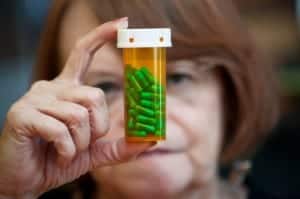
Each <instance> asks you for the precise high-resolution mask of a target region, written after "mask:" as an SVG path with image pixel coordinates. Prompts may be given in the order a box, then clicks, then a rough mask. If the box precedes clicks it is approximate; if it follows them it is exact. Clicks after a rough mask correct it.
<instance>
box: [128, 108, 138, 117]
mask: <svg viewBox="0 0 300 199" xmlns="http://www.w3.org/2000/svg"><path fill="white" fill-rule="evenodd" d="M128 113H129V115H130V116H131V117H135V116H136V114H137V112H136V110H135V109H129V111H128Z"/></svg>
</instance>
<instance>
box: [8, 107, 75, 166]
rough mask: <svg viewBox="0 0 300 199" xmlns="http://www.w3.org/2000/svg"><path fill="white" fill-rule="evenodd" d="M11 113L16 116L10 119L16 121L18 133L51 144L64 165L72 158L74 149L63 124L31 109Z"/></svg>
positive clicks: (67, 130)
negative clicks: (38, 138)
mask: <svg viewBox="0 0 300 199" xmlns="http://www.w3.org/2000/svg"><path fill="white" fill-rule="evenodd" d="M20 111H21V112H20ZM13 112H14V114H17V115H15V116H14V115H12V117H14V118H17V120H18V121H15V122H16V123H17V124H15V126H16V128H20V129H19V131H20V132H22V134H24V135H25V136H28V137H40V138H42V139H43V140H45V141H46V142H52V143H53V144H54V147H55V149H56V151H57V153H58V154H59V156H61V157H63V159H64V161H65V162H66V163H67V162H70V161H71V160H72V159H73V158H74V156H75V154H76V148H75V145H74V143H73V140H72V137H71V135H70V132H69V129H68V127H67V126H66V125H65V124H64V123H62V122H60V121H59V120H57V119H55V118H53V117H50V116H48V115H45V114H43V113H41V112H39V111H37V110H35V109H31V108H27V109H26V110H22V109H19V110H16V111H13ZM24 112H26V116H23V117H22V116H20V114H21V115H22V114H24Z"/></svg>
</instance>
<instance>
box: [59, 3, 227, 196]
mask: <svg viewBox="0 0 300 199" xmlns="http://www.w3.org/2000/svg"><path fill="white" fill-rule="evenodd" d="M91 13H92V12H89V10H88V9H87V8H86V7H85V5H81V3H75V4H74V5H73V6H72V7H71V9H70V10H69V12H68V13H67V14H66V16H65V17H64V20H63V23H62V28H61V34H60V55H61V58H62V60H65V59H66V57H67V56H68V54H69V52H70V49H72V47H73V46H74V45H75V42H76V40H77V39H78V38H80V37H82V36H83V35H84V34H86V32H88V31H90V30H91V29H93V28H95V27H96V26H97V25H99V22H98V21H97V18H96V17H94V16H93V15H92V14H91ZM129 23H130V22H129ZM173 48H175V50H176V46H174V47H173ZM199 59H201V58H199ZM122 77H123V65H122V59H121V53H120V51H119V50H118V49H116V48H115V44H106V45H105V46H104V47H103V48H101V49H100V50H99V51H98V52H97V53H96V55H95V58H94V60H93V62H92V64H91V67H90V68H89V70H88V72H87V75H86V77H85V83H86V84H88V85H91V86H96V87H99V88H101V89H103V91H104V92H105V94H106V97H107V102H108V104H109V109H110V126H111V128H110V130H109V133H108V135H107V136H106V137H105V138H104V139H114V138H117V137H122V136H124V101H123V90H122V87H123V79H122ZM166 110H167V132H166V133H167V140H166V141H163V142H159V143H158V144H157V145H156V146H154V147H153V148H152V149H151V150H149V151H147V152H145V153H143V154H141V156H139V157H138V158H137V159H136V160H133V161H131V162H128V163H123V164H121V165H117V166H110V167H105V168H99V169H97V170H95V171H93V172H92V175H93V177H94V178H95V180H96V181H97V182H98V183H99V184H100V185H101V190H102V192H103V193H107V194H108V193H110V194H111V193H113V194H117V195H116V197H118V196H119V198H127V197H128V198H148V197H149V198H154V197H158V198H168V197H172V194H179V193H180V192H181V191H184V190H186V189H188V188H190V187H194V185H203V184H205V183H206V182H209V180H211V179H213V178H214V177H215V169H216V167H217V161H218V155H219V149H220V141H221V136H222V133H223V101H222V89H221V84H220V81H219V78H218V77H217V75H216V73H214V72H213V71H212V70H205V67H204V66H200V65H199V64H197V62H196V61H195V60H190V59H182V60H176V61H172V60H169V61H168V66H167V107H166ZM118 194H120V195H118Z"/></svg>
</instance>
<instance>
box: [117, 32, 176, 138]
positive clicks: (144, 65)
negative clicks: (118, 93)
mask: <svg viewBox="0 0 300 199" xmlns="http://www.w3.org/2000/svg"><path fill="white" fill-rule="evenodd" d="M117 46H118V48H122V49H123V63H124V99H125V103H124V106H125V111H124V113H125V116H124V117H125V134H126V140H127V141H132V142H147V141H160V140H165V139H166V47H171V31H170V29H168V28H157V29H120V30H118V44H117Z"/></svg>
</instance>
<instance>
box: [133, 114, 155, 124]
mask: <svg viewBox="0 0 300 199" xmlns="http://www.w3.org/2000/svg"><path fill="white" fill-rule="evenodd" d="M136 120H137V121H138V122H141V123H144V124H150V125H155V123H156V122H155V119H153V118H149V117H146V116H143V115H138V116H137V117H136Z"/></svg>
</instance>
